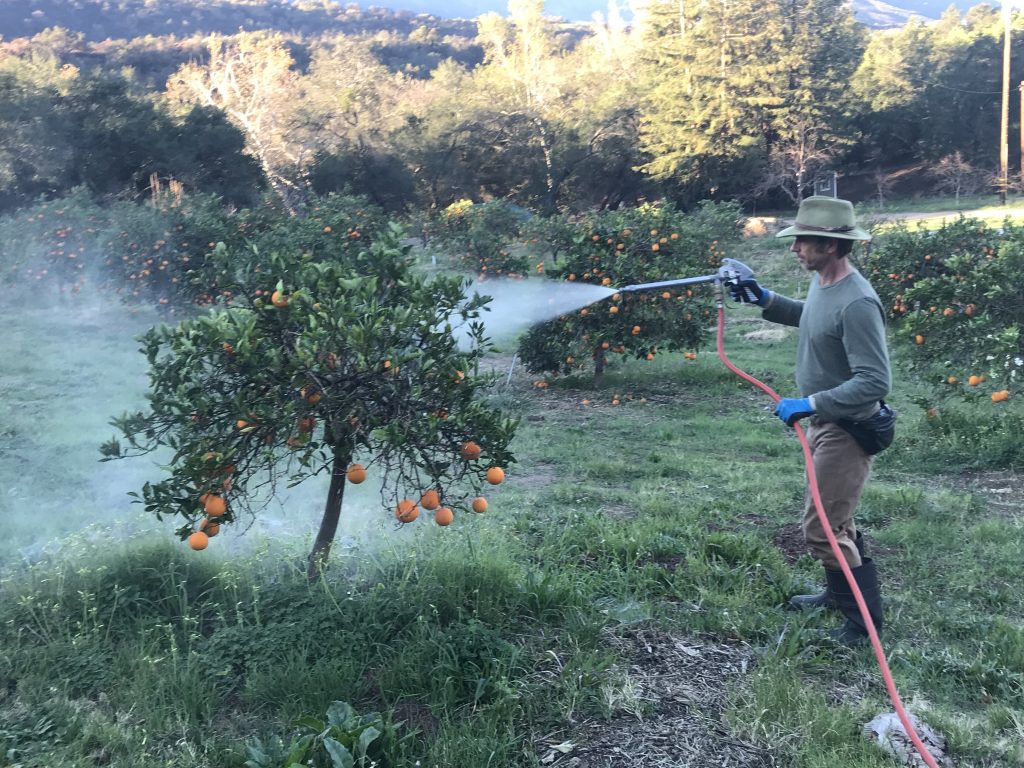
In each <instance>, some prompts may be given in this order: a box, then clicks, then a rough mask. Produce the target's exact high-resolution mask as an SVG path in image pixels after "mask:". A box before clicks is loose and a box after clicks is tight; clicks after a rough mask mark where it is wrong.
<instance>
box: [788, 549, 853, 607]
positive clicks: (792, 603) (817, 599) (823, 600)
mask: <svg viewBox="0 0 1024 768" xmlns="http://www.w3.org/2000/svg"><path fill="white" fill-rule="evenodd" d="M853 543H854V544H856V545H857V551H858V552H860V559H861V562H863V561H864V560H867V559H868V550H867V544H865V543H864V535H863V534H862V533H861V532H860V531H857V538H856V539H854V540H853ZM840 573H842V572H841V571H840ZM789 608H790V609H791V610H794V611H811V610H814V609H815V608H828V609H831V610H838V607H837V606H836V602H835V600H833V599H832V595H831V594H829V591H828V585H827V583H826V586H825V589H824V591H822V592H819V593H818V594H816V595H793V596H792V597H791V598H789Z"/></svg>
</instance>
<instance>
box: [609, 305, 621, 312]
mask: <svg viewBox="0 0 1024 768" xmlns="http://www.w3.org/2000/svg"><path fill="white" fill-rule="evenodd" d="M608 311H609V312H611V313H612V314H613V315H617V314H618V313H619V308H618V307H616V306H615V305H614V304H613V305H612V306H610V307H608Z"/></svg>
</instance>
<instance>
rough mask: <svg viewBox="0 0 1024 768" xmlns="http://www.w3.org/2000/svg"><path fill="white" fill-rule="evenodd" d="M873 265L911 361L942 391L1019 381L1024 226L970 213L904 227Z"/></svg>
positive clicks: (1023, 354)
mask: <svg viewBox="0 0 1024 768" xmlns="http://www.w3.org/2000/svg"><path fill="white" fill-rule="evenodd" d="M866 266H867V269H868V272H869V274H870V277H871V280H872V282H873V284H874V285H875V287H876V290H877V291H878V293H879V296H880V297H881V298H882V301H883V303H884V305H885V306H886V307H887V310H888V313H889V318H890V320H891V321H892V323H893V326H894V328H895V331H896V337H897V338H898V339H900V340H902V341H903V342H905V343H906V344H907V346H908V348H909V359H910V361H911V365H912V366H913V367H914V369H915V370H917V371H919V372H920V373H921V374H922V375H923V376H924V377H925V378H926V380H928V381H931V382H933V383H934V385H936V386H937V387H939V388H940V391H943V392H947V393H948V392H954V391H955V392H958V393H963V392H965V391H979V390H974V388H975V387H978V388H980V390H984V391H985V392H988V390H999V389H1001V388H1004V387H1012V386H1014V385H1015V384H1016V383H1017V382H1018V381H1019V379H1020V373H1021V368H1022V366H1024V336H1022V334H1021V328H1022V325H1024V302H1021V300H1020V276H1021V275H1022V274H1024V228H1021V227H1019V226H1012V225H1010V224H1009V223H1007V224H1006V225H1005V226H1004V227H1002V228H1000V229H993V228H991V227H988V226H986V225H985V224H983V223H981V222H978V221H975V220H971V219H964V218H962V219H960V220H958V221H956V222H953V223H950V224H946V225H945V226H943V227H942V228H941V229H939V230H938V231H935V232H925V231H918V232H911V231H908V230H906V229H898V230H896V231H895V232H893V233H892V234H889V235H886V236H885V237H884V238H882V239H881V240H880V242H879V243H878V244H877V245H875V246H874V247H873V248H872V249H871V250H870V252H869V253H868V255H867V257H866ZM983 384H984V385H985V386H984V387H981V385H983ZM965 387H966V388H967V389H965Z"/></svg>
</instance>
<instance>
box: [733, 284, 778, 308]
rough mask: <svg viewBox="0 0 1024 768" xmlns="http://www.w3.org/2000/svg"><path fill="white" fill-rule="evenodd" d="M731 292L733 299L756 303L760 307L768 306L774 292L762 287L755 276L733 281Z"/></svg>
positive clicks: (745, 302)
mask: <svg viewBox="0 0 1024 768" xmlns="http://www.w3.org/2000/svg"><path fill="white" fill-rule="evenodd" d="M729 293H730V294H731V295H732V300H733V301H740V302H743V303H744V304H756V305H757V306H759V307H763V306H766V305H767V304H768V302H769V301H771V299H772V292H771V291H769V290H768V289H767V288H762V287H761V286H760V285H758V284H757V280H754V279H753V278H749V279H747V280H740V281H738V282H736V283H731V284H730V285H729Z"/></svg>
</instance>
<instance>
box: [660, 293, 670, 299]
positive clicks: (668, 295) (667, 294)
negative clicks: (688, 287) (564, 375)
mask: <svg viewBox="0 0 1024 768" xmlns="http://www.w3.org/2000/svg"><path fill="white" fill-rule="evenodd" d="M661 298H663V299H671V298H672V294H671V293H669V292H668V291H665V292H664V293H663V294H661Z"/></svg>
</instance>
